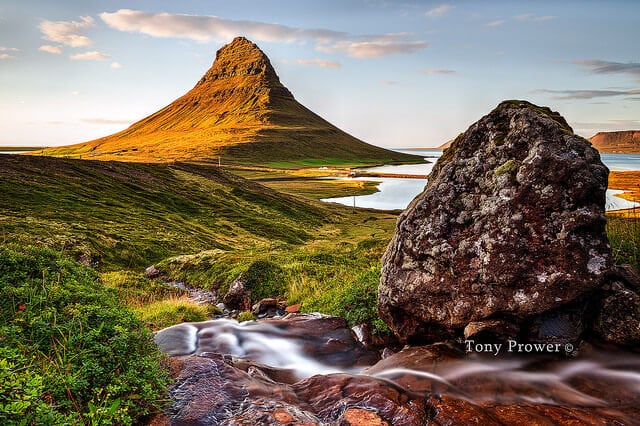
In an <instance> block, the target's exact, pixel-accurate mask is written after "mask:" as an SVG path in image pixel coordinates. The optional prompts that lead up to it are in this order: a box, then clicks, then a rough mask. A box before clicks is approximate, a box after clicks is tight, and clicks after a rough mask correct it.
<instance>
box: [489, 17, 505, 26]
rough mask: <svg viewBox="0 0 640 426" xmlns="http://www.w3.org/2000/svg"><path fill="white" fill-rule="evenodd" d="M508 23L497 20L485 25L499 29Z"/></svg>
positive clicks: (503, 20)
mask: <svg viewBox="0 0 640 426" xmlns="http://www.w3.org/2000/svg"><path fill="white" fill-rule="evenodd" d="M506 23H507V21H506V20H505V19H496V20H495V21H491V22H487V23H486V24H484V25H485V26H487V27H499V26H501V25H504V24H506Z"/></svg>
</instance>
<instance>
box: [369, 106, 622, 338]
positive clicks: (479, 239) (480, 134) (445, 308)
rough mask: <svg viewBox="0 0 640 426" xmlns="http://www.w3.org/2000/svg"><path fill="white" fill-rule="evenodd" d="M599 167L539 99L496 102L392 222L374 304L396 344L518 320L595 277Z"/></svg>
mask: <svg viewBox="0 0 640 426" xmlns="http://www.w3.org/2000/svg"><path fill="white" fill-rule="evenodd" d="M607 177H608V169H607V168H606V167H605V166H604V165H603V164H602V162H601V161H600V156H599V154H598V151H596V150H595V149H594V148H593V147H592V146H591V144H590V143H589V142H588V141H586V140H585V139H583V138H581V137H579V136H577V135H575V134H574V133H573V131H572V129H571V127H569V125H568V124H567V122H566V121H565V120H564V118H562V117H561V116H560V115H559V114H558V113H556V112H553V111H551V110H550V109H549V108H545V107H538V106H536V105H533V104H530V103H528V102H525V101H505V102H503V103H501V104H500V105H498V107H497V108H496V109H495V110H493V111H492V112H491V113H490V114H488V115H487V116H485V117H483V118H481V119H480V120H479V121H478V122H476V123H475V124H473V125H472V126H471V127H470V128H469V129H468V130H467V131H466V132H465V133H463V134H461V135H460V136H459V137H458V138H456V140H455V141H454V142H453V144H452V145H451V147H450V148H448V149H447V150H446V151H445V152H444V153H443V155H442V157H441V158H440V159H439V160H438V162H437V164H436V165H435V166H434V168H433V171H432V173H431V176H430V177H429V181H428V183H427V186H426V187H425V189H424V192H423V193H422V194H420V195H419V196H417V197H416V198H415V199H414V200H413V201H412V203H411V204H410V205H409V207H408V208H407V209H406V210H405V211H404V212H403V213H402V215H401V216H400V218H399V219H398V223H397V227H396V232H395V235H394V237H393V239H392V241H391V242H390V244H389V246H388V248H387V251H386V253H385V255H384V257H383V267H382V279H381V283H380V287H379V296H378V306H379V311H380V314H381V316H382V318H383V319H384V320H385V321H386V323H387V324H388V325H389V326H390V328H391V329H392V330H393V331H394V333H395V334H396V335H397V336H398V337H399V338H400V339H401V340H403V341H405V342H406V341H432V340H437V339H441V338H443V337H448V336H451V335H452V333H453V334H455V335H462V330H463V329H464V328H465V327H466V326H467V325H468V324H470V323H473V322H477V321H483V320H496V319H497V320H501V319H505V320H508V321H510V322H512V323H516V324H517V323H519V322H521V321H523V320H525V319H530V318H532V317H535V316H536V315H539V314H541V313H545V312H547V311H550V310H552V309H555V308H557V307H559V306H562V305H565V304H568V303H570V302H571V301H574V300H576V299H578V298H580V296H582V295H585V294H586V293H588V292H590V291H591V290H593V289H595V288H597V287H599V286H601V285H602V284H603V281H604V280H605V276H606V275H607V272H608V271H609V270H610V268H611V266H612V255H611V249H610V246H609V241H608V239H607V235H606V233H605V216H604V206H605V191H606V188H607Z"/></svg>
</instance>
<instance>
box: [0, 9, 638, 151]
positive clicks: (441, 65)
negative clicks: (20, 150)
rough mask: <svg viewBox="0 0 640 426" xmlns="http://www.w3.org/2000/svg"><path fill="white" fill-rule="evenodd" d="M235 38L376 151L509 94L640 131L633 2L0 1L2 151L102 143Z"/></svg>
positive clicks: (179, 90)
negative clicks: (249, 43)
mask: <svg viewBox="0 0 640 426" xmlns="http://www.w3.org/2000/svg"><path fill="white" fill-rule="evenodd" d="M239 35H242V36H245V37H247V38H249V39H250V40H252V41H253V42H255V43H256V44H258V46H259V47H260V48H261V49H262V50H263V51H264V52H265V53H266V54H267V56H269V58H270V59H271V62H272V64H273V65H274V67H275V69H276V72H277V73H278V75H279V76H280V80H281V81H282V83H283V84H284V85H285V86H287V87H288V88H289V89H290V90H291V92H292V93H293V94H294V96H295V97H296V99H297V100H298V101H299V102H301V103H302V104H304V105H305V106H307V107H308V108H310V109H311V110H313V111H314V112H316V113H317V114H319V115H321V116H322V117H324V118H325V119H327V120H328V121H330V122H332V123H333V124H335V125H337V126H338V127H340V128H342V129H343V130H345V131H347V132H349V133H351V134H353V135H354V136H356V137H359V138H361V139H362V140H364V141H366V142H369V143H373V144H375V145H379V146H383V147H392V148H393V147H395V148H406V147H432V146H438V145H440V144H442V143H444V142H446V141H447V140H449V139H452V138H454V137H455V136H457V135H458V134H459V133H461V132H463V131H465V130H466V129H467V128H468V127H469V126H470V125H471V124H472V123H473V122H475V121H476V120H478V119H479V118H480V117H482V116H483V115H485V114H487V113H488V112H489V111H491V110H492V109H493V108H494V107H495V106H496V105H497V104H498V103H500V101H502V100H504V99H526V100H529V101H531V102H533V103H536V104H538V105H546V106H549V107H551V108H552V109H553V110H556V111H558V112H560V113H561V114H562V115H563V116H564V117H565V118H566V119H567V121H568V122H569V124H570V125H571V126H572V127H573V128H574V130H575V132H576V133H578V134H580V135H582V136H584V137H590V136H592V135H593V134H595V133H596V132H598V131H613V130H629V129H640V44H639V43H638V42H639V41H640V1H634V0H626V1H621V0H618V1H616V0H611V1H588V0H582V1H555V0H554V1H551V0H548V1H545V0H538V1H524V0H521V1H497V0H495V1H491V0H489V1H453V0H452V1H445V2H443V1H385V0H328V1H301V0H294V1H289V0H280V1H275V0H255V1H249V0H234V1H233V2H230V1H216V0H210V1H189V0H182V1H151V0H135V1H134V0H127V1H121V0H109V1H93V0H67V1H52V0H47V1H44V0H24V1H15V0H0V146H14V145H29V146H57V145H66V144H71V143H77V142H83V141H87V140H91V139H94V138H97V137H101V136H106V135H108V134H111V133H114V132H116V131H119V130H122V129H124V128H126V127H128V126H129V125H130V124H132V123H133V122H135V121H137V120H139V119H141V118H143V117H145V116H147V115H150V114H152V113H153V112H155V111H157V110H158V109H160V108H162V107H163V106H165V105H167V104H169V103H171V102H172V101H173V100H174V99H176V98H177V97H179V96H180V95H182V94H184V93H185V92H186V91H188V90H189V89H191V88H192V87H193V86H194V85H195V83H196V82H197V81H198V79H199V78H200V77H201V76H202V75H203V74H204V73H205V72H206V70H207V69H208V68H209V67H210V66H211V63H212V62H213V59H214V58H215V52H216V51H217V50H218V49H219V48H220V47H221V46H223V45H224V44H226V43H229V42H230V41H231V40H232V39H233V38H234V37H235V36H239Z"/></svg>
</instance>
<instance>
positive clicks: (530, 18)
mask: <svg viewBox="0 0 640 426" xmlns="http://www.w3.org/2000/svg"><path fill="white" fill-rule="evenodd" d="M553 19H556V16H552V15H544V16H538V15H534V14H533V13H525V14H522V15H516V16H514V17H512V18H511V19H496V20H494V21H490V22H487V23H486V24H484V25H485V26H487V27H500V26H502V25H504V24H506V23H508V22H509V21H516V22H534V23H535V22H547V21H551V20H553Z"/></svg>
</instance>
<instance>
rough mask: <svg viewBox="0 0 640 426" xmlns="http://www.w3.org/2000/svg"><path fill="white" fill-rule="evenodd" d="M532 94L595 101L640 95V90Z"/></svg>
mask: <svg viewBox="0 0 640 426" xmlns="http://www.w3.org/2000/svg"><path fill="white" fill-rule="evenodd" d="M532 93H548V94H552V95H556V96H552V99H594V98H607V97H612V96H628V95H640V89H636V90H549V89H537V90H534V91H533V92H532Z"/></svg>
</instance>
